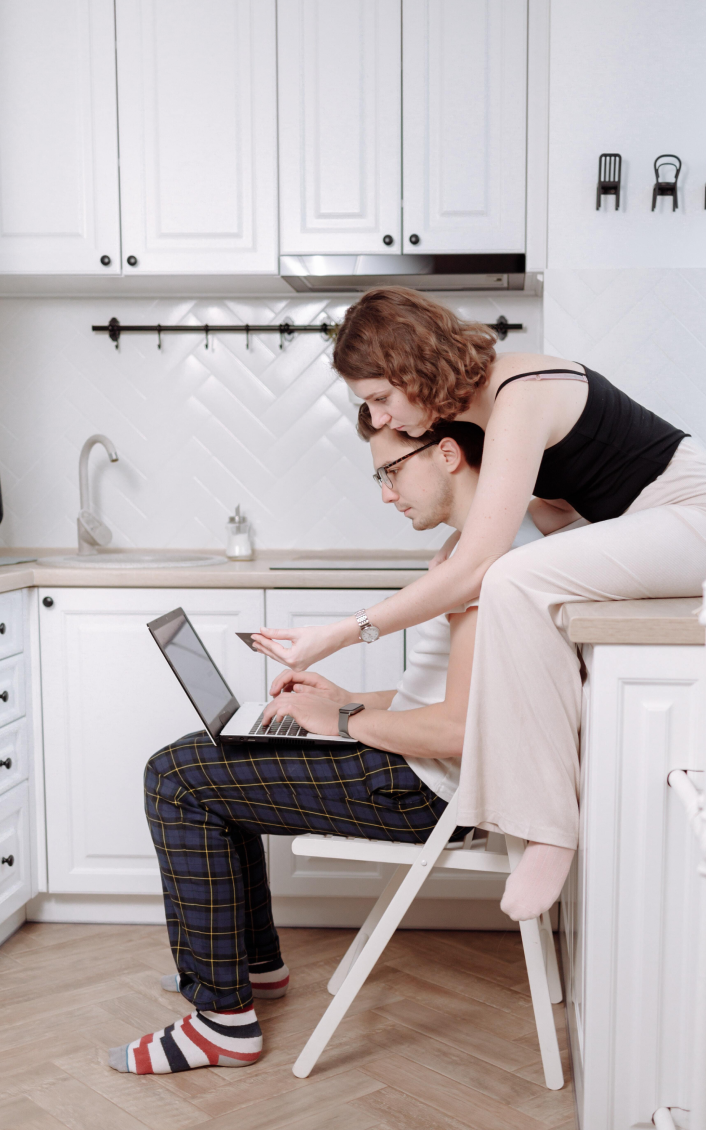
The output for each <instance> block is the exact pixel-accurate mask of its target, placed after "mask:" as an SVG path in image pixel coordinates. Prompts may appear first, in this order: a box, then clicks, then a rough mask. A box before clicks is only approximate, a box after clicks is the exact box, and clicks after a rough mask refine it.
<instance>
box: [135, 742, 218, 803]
mask: <svg viewBox="0 0 706 1130" xmlns="http://www.w3.org/2000/svg"><path fill="white" fill-rule="evenodd" d="M208 748H210V749H212V750H213V749H214V748H215V747H214V746H213V743H212V742H211V739H210V738H209V736H208V734H207V733H206V731H205V730H204V731H199V732H198V733H195V734H185V735H184V737H183V738H179V740H178V741H177V742H172V743H171V744H170V745H166V746H164V747H163V748H162V749H160V750H158V751H157V753H153V754H152V756H151V757H150V759H149V761H148V762H147V764H146V766H145V788H146V789H148V790H149V791H152V792H154V791H155V788H156V784H157V782H158V781H159V780H160V778H165V777H169V776H170V775H171V774H173V773H178V774H179V775H180V776H182V777H183V775H184V774H185V773H188V769H189V766H191V765H199V764H200V762H201V756H200V755H201V753H202V751H204V750H206V749H208Z"/></svg>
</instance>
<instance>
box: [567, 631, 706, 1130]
mask: <svg viewBox="0 0 706 1130" xmlns="http://www.w3.org/2000/svg"><path fill="white" fill-rule="evenodd" d="M584 659H585V661H586V665H587V668H588V682H587V684H586V687H585V688H584V690H585V694H584V711H583V720H582V736H581V825H580V833H579V850H578V852H577V854H576V858H575V861H574V865H573V868H572V871H571V874H570V876H569V880H568V882H567V884H566V887H565V889H564V893H563V896H562V913H561V924H562V925H561V930H562V956H563V963H564V974H565V982H566V997H567V1011H568V1018H569V1032H570V1039H571V1049H572V1059H573V1067H574V1078H575V1082H576V1097H577V1104H578V1112H579V1122H580V1126H581V1130H625V1128H626V1127H647V1126H650V1125H652V1115H653V1114H654V1112H655V1110H657V1109H658V1108H659V1107H662V1106H664V1107H670V1108H673V1109H674V1110H675V1114H676V1119H675V1121H676V1124H677V1125H679V1126H681V1125H687V1124H688V1123H683V1122H682V1120H681V1118H680V1116H679V1114H678V1110H679V1109H681V1111H682V1113H683V1112H685V1111H687V1110H689V1109H690V1107H691V1106H692V1097H693V1096H692V1095H691V1094H690V1093H689V1092H690V1082H691V1079H692V1076H693V1071H694V1067H695V1065H694V1063H693V1061H692V1057H693V1050H694V1041H693V1036H692V1033H693V1030H694V999H695V995H696V994H695V985H696V981H697V970H698V961H697V957H698V953H697V951H698V946H699V944H701V945H703V944H704V942H703V939H702V940H701V942H699V900H700V884H702V883H703V879H701V878H700V877H699V875H698V872H697V867H698V864H699V853H698V850H697V845H696V841H695V837H694V836H693V833H692V831H691V829H690V827H689V825H688V822H687V820H686V817H685V813H684V810H683V808H682V806H681V804H680V802H679V800H678V798H677V796H676V795H675V794H674V793H673V791H672V790H671V789H670V788H669V787H668V785H667V775H668V773H669V772H670V770H672V769H689V770H694V771H696V772H697V773H698V774H699V775H700V776H704V777H706V774H705V773H704V772H703V771H704V770H705V769H706V757H705V755H704V734H705V733H706V655H705V653H704V648H703V646H680V647H676V646H657V645H651V646H634V645H632V646H627V645H626V646H607V645H606V646H598V645H596V646H595V647H585V648H584ZM701 787H703V786H701Z"/></svg>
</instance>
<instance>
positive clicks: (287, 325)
mask: <svg viewBox="0 0 706 1130" xmlns="http://www.w3.org/2000/svg"><path fill="white" fill-rule="evenodd" d="M293 336H294V329H293V327H292V323H291V322H289V321H285V322H280V324H279V347H280V349H282V348H284V339H285V338H286V339H287V341H288V342H289V341H291V340H292V338H293Z"/></svg>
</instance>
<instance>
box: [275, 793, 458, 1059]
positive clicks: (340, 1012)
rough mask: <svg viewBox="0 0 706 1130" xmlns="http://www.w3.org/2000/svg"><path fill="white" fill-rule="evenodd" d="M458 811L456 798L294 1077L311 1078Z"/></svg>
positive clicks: (308, 1046) (323, 1019)
mask: <svg viewBox="0 0 706 1130" xmlns="http://www.w3.org/2000/svg"><path fill="white" fill-rule="evenodd" d="M457 807H458V802H457V800H456V797H454V798H453V799H452V800H451V801H450V802H449V804H448V807H447V808H446V811H445V812H444V814H443V816H442V817H441V819H440V820H439V823H438V824H437V825H436V827H435V828H434V829H433V831H432V833H431V835H430V836H429V839H428V840H427V842H426V843H425V844H423V845H422V850H420V852H419V855H418V857H417V859H416V860H415V862H414V863H413V864H412V866H411V867H410V868H409V869H408V871H407V874H406V875H405V876H404V878H403V880H402V882H401V883H400V885H399V887H398V889H397V890H396V891H395V893H394V895H393V896H392V898H391V899H390V902H389V904H388V906H387V907H386V909H385V910H384V911H383V913H382V914H381V916H380V920H379V922H378V924H377V926H376V927H375V929H374V930H373V932H372V934H371V936H370V938H369V939H368V941H367V942H366V943H365V946H364V947H363V949H362V951H361V953H360V954H359V956H358V958H357V960H356V961H355V963H354V964H353V965H352V966H351V968H350V969H349V971H348V973H347V975H346V977H345V980H344V981H343V983H342V985H341V987H340V988H339V990H338V992H337V993H336V995H335V997H334V998H333V1000H332V1001H331V1003H330V1005H329V1006H328V1008H327V1009H326V1012H325V1013H324V1015H323V1016H322V1017H321V1020H320V1021H319V1023H318V1024H317V1026H316V1028H315V1029H314V1031H313V1032H312V1034H311V1036H310V1037H309V1039H308V1041H307V1043H306V1046H305V1047H304V1049H303V1050H302V1052H301V1054H300V1055H299V1058H298V1059H297V1061H296V1063H295V1064H294V1067H293V1068H292V1071H293V1073H294V1074H295V1075H296V1076H297V1078H298V1079H306V1077H307V1075H309V1074H310V1072H311V1071H312V1069H313V1068H314V1066H315V1064H316V1062H317V1060H318V1058H319V1056H320V1055H321V1053H322V1052H323V1050H324V1049H325V1047H326V1045H327V1044H328V1042H329V1040H330V1039H331V1037H332V1036H333V1034H334V1032H335V1031H336V1029H337V1028H338V1025H339V1024H340V1023H341V1021H342V1020H343V1017H344V1016H345V1015H346V1013H347V1012H348V1009H349V1008H350V1006H351V1004H352V1003H353V1001H354V1000H355V998H356V996H357V995H358V993H359V992H360V990H361V988H362V987H363V985H364V984H365V982H366V980H367V978H368V976H369V974H370V973H371V972H372V970H373V968H374V967H375V964H376V962H377V960H378V958H379V957H380V954H381V953H382V952H383V951H384V949H385V947H386V945H387V943H388V942H389V940H390V938H391V937H392V935H393V934H394V933H395V931H396V929H397V927H398V926H399V924H400V922H401V921H402V918H403V917H404V915H405V913H406V911H407V910H408V909H409V907H410V906H411V905H412V902H413V901H414V899H415V896H416V895H417V893H418V892H419V891H420V890H421V888H422V886H423V885H424V883H425V882H426V880H427V878H428V877H429V875H430V873H431V871H432V868H433V867H434V864H435V863H436V861H437V859H438V858H439V856H440V855H441V853H442V851H443V850H444V848H445V847H446V844H447V842H448V840H449V838H450V836H451V834H452V832H453V830H454V828H455V827H456V811H457ZM393 878H394V876H393ZM391 881H392V880H391ZM388 885H389V884H388Z"/></svg>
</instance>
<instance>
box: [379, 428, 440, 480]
mask: <svg viewBox="0 0 706 1130" xmlns="http://www.w3.org/2000/svg"><path fill="white" fill-rule="evenodd" d="M438 443H441V440H439V439H433V440H430V442H429V443H424V444H422V446H421V447H415V448H414V450H413V451H408V452H407V454H406V455H400V457H399V459H391V460H390V462H389V463H383V465H382V467H378V468H377V469H376V471H375V474H374V475H373V480H374V481H375V482H376V483H377V485H378V486H379V487H380V490H382V488H383V487H388V488H389V489H390V490H394V489H395V484H394V483H393V482H392V479H391V478H390V476H389V475H388V473H387V472H388V470H389V469H390V468H391V467H396V466H397V464H398V463H404V461H405V459H411V458H412V456H413V455H419V452H420V451H426V450H427V448H429V447H436V445H437V444H438Z"/></svg>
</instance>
